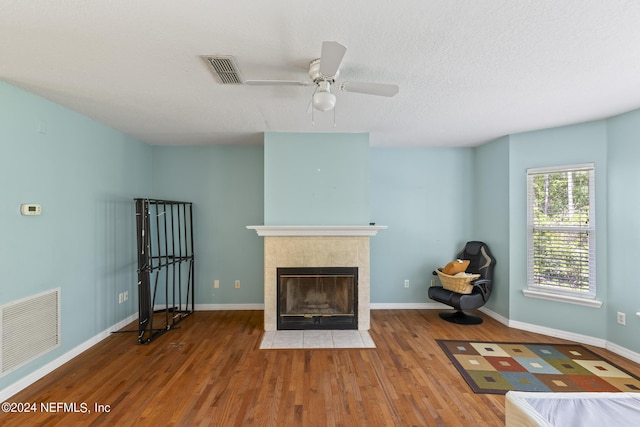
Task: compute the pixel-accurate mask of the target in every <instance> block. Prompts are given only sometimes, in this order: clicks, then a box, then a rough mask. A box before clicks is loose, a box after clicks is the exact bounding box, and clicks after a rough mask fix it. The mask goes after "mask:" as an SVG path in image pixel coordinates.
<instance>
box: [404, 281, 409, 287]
mask: <svg viewBox="0 0 640 427" xmlns="http://www.w3.org/2000/svg"><path fill="white" fill-rule="evenodd" d="M404 287H405V288H408V287H409V280H405V281H404Z"/></svg>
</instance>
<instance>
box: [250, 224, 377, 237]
mask: <svg viewBox="0 0 640 427" xmlns="http://www.w3.org/2000/svg"><path fill="white" fill-rule="evenodd" d="M247 228H248V229H249V230H255V232H256V233H258V236H269V237H273V236H375V235H376V234H378V231H380V230H385V229H387V228H388V227H387V226H386V225H247Z"/></svg>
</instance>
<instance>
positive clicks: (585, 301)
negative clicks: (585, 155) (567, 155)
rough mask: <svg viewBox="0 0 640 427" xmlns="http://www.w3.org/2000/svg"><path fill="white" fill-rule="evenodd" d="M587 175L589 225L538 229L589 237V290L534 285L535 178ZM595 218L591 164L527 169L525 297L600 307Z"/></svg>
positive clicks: (593, 178) (593, 181)
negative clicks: (579, 172)
mask: <svg viewBox="0 0 640 427" xmlns="http://www.w3.org/2000/svg"><path fill="white" fill-rule="evenodd" d="M574 171H587V172H588V173H589V221H588V222H589V223H588V224H587V225H585V226H584V227H578V228H576V227H571V228H568V227H564V228H563V227H559V226H545V227H537V228H538V229H544V230H547V231H558V232H567V231H569V232H581V233H582V232H585V231H586V232H587V234H588V248H589V249H588V250H589V254H588V269H589V289H588V291H584V290H571V289H567V288H563V287H560V286H558V287H555V286H549V285H540V284H536V283H534V273H533V272H534V258H533V257H534V239H533V236H534V228H536V227H534V224H533V202H534V197H535V193H534V187H533V182H534V177H535V176H536V175H540V174H546V173H558V172H574ZM595 245H596V217H595V166H594V164H593V163H585V164H576V165H566V166H556V167H546V168H532V169H527V289H526V290H525V291H524V294H525V295H526V296H530V297H535V298H542V299H550V300H554V301H563V302H569V303H574V304H582V305H587V306H592V307H600V306H601V305H602V303H601V302H599V301H595V298H596V257H595V254H596V246H595Z"/></svg>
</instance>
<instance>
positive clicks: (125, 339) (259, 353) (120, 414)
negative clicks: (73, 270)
mask: <svg viewBox="0 0 640 427" xmlns="http://www.w3.org/2000/svg"><path fill="white" fill-rule="evenodd" d="M437 313H438V312H437V310H374V311H372V314H371V331H370V333H371V336H372V338H373V339H374V341H375V343H376V345H377V348H376V349H332V350H315V349H314V350H309V349H301V350H259V349H258V347H259V345H260V340H261V337H262V334H263V331H262V329H263V320H262V311H217V312H214V311H210V312H206V311H201V312H196V313H195V314H194V315H192V316H190V317H189V318H187V319H185V320H184V321H183V322H182V323H181V324H180V329H176V330H173V331H169V332H167V333H166V334H164V335H162V336H161V337H159V338H157V339H156V340H155V341H153V342H152V343H150V344H148V345H138V344H137V343H136V335H135V334H113V335H112V336H110V337H109V338H107V339H105V340H104V341H102V342H100V343H98V344H97V345H95V346H94V347H92V348H91V349H89V350H88V351H86V352H84V353H83V354H81V355H80V356H78V357H76V358H75V359H73V360H72V361H70V362H68V363H66V364H65V365H64V366H62V367H60V368H59V369H57V370H56V371H54V372H52V373H51V374H49V375H47V376H46V377H44V378H43V379H41V380H40V381H38V382H36V383H35V384H33V385H31V386H30V387H28V388H27V389H25V390H23V391H21V392H20V393H18V394H16V395H15V396H13V397H12V398H10V399H9V401H10V402H20V403H36V405H37V408H36V409H37V412H35V413H20V414H6V413H5V414H3V413H0V424H1V425H3V426H25V425H46V426H51V425H65V426H71V425H82V426H85V425H118V426H126V425H181V426H182V425H184V426H192V425H214V426H432V425H433V426H436V425H438V426H500V425H504V396H502V395H481V394H474V393H473V392H472V391H471V389H470V388H469V387H468V386H467V384H466V383H465V382H464V380H463V379H462V377H461V376H460V375H459V374H458V372H457V371H456V369H455V368H454V366H453V365H452V364H451V363H450V362H449V360H448V359H447V357H446V356H445V355H444V353H443V352H442V351H441V350H440V348H439V346H438V344H437V343H436V342H435V339H475V340H487V341H522V342H525V341H526V342H553V343H563V342H568V341H564V340H561V339H557V338H552V337H547V336H543V335H537V334H533V333H529V332H524V331H519V330H515V329H509V328H507V327H505V326H503V325H502V324H500V323H498V322H496V321H494V320H493V319H491V318H489V317H487V316H484V315H482V316H483V317H484V319H485V322H484V323H483V324H482V325H479V326H459V325H453V324H449V323H446V322H444V321H442V320H441V319H440V318H439V317H438V314H437ZM134 327H135V326H134V325H132V326H131V327H130V329H133V328H134ZM587 347H589V348H590V349H591V350H593V351H595V352H596V353H599V354H601V355H603V356H605V357H606V358H608V359H609V360H611V361H612V362H614V363H616V364H618V365H620V366H621V367H623V368H625V369H627V370H628V371H630V372H632V373H634V374H636V375H640V366H639V365H638V364H635V363H633V362H631V361H629V360H627V359H624V358H622V357H620V356H617V355H616V354H614V353H611V352H608V351H606V350H603V349H600V348H594V347H590V346H587ZM57 402H61V403H60V405H59V406H58V405H57ZM62 403H67V404H69V403H75V404H76V406H77V407H76V410H77V411H84V409H86V411H88V412H90V413H88V412H87V413H81V412H69V410H70V409H72V408H71V407H67V408H66V410H65V407H64V406H62ZM41 404H45V405H49V407H52V408H54V409H58V410H59V412H57V413H55V412H49V413H46V412H43V411H42V407H41ZM85 404H86V407H85V406H83V405H85ZM95 405H103V406H102V407H101V408H102V412H100V411H96V407H95ZM98 409H100V408H98ZM107 409H108V412H106V410H107Z"/></svg>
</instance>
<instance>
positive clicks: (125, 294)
mask: <svg viewBox="0 0 640 427" xmlns="http://www.w3.org/2000/svg"><path fill="white" fill-rule="evenodd" d="M124 300H125V301H129V291H124Z"/></svg>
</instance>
